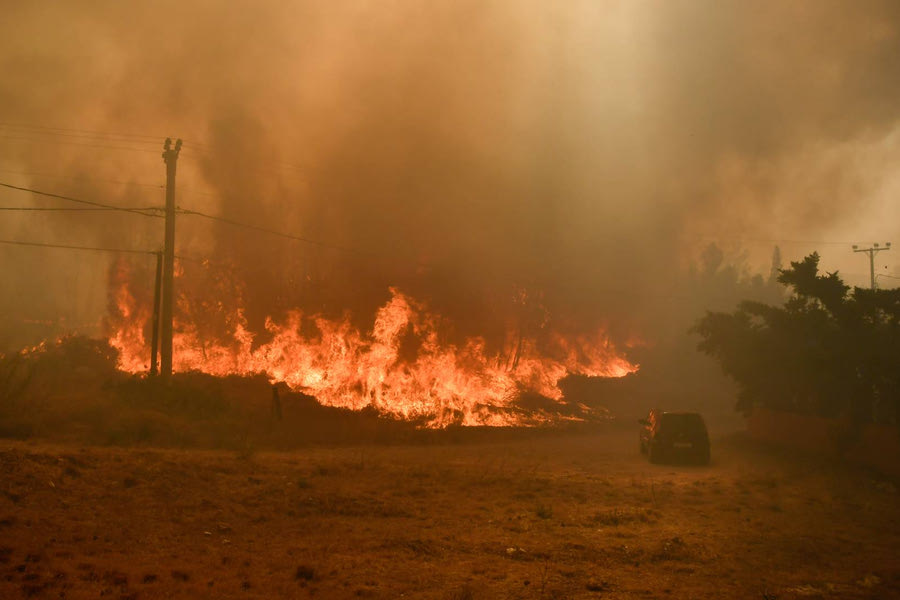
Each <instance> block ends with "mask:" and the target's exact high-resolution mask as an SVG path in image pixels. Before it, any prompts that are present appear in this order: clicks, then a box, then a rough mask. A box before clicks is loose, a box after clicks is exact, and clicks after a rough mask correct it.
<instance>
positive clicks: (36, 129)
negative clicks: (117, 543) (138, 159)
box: [0, 123, 162, 143]
mask: <svg viewBox="0 0 900 600" xmlns="http://www.w3.org/2000/svg"><path fill="white" fill-rule="evenodd" d="M0 127H3V128H7V129H22V130H25V131H30V132H33V133H47V134H48V135H53V134H54V132H58V133H57V135H62V134H83V135H94V136H106V137H119V138H137V139H143V140H146V141H147V142H148V143H150V142H155V141H156V140H158V139H160V138H161V137H162V136H158V135H148V134H143V133H117V132H112V131H95V130H90V129H70V128H66V127H49V126H45V125H28V124H25V123H0Z"/></svg>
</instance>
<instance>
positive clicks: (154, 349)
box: [150, 252, 163, 377]
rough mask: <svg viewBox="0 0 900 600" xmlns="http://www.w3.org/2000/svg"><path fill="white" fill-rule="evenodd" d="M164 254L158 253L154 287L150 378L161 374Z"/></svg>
mask: <svg viewBox="0 0 900 600" xmlns="http://www.w3.org/2000/svg"><path fill="white" fill-rule="evenodd" d="M162 268H163V253H162V252H157V253H156V285H154V286H153V318H152V319H151V322H152V327H153V332H152V333H151V334H150V340H151V341H150V376H151V377H153V376H155V375H156V374H158V373H159V368H158V362H157V355H158V351H159V302H160V294H161V292H162V290H161V289H160V288H161V287H162V270H163V269H162Z"/></svg>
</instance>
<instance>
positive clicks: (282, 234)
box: [176, 208, 370, 255]
mask: <svg viewBox="0 0 900 600" xmlns="http://www.w3.org/2000/svg"><path fill="white" fill-rule="evenodd" d="M176 212H178V213H180V214H183V215H190V216H195V217H203V218H204V219H209V220H211V221H218V222H220V223H225V224H226V225H231V226H232V227H243V228H245V229H252V230H254V231H259V232H261V233H267V234H269V235H274V236H277V237H282V238H286V239H289V240H294V241H298V242H303V243H305V244H313V245H315V246H321V247H323V248H331V249H333V250H341V251H342V252H350V253H353V254H367V255H368V254H370V253H369V252H365V251H363V250H360V249H357V248H349V247H346V246H339V245H337V244H330V243H328V242H321V241H319V240H313V239H310V238H306V237H303V236H299V235H294V234H291V233H285V232H283V231H277V230H275V229H269V228H267V227H261V226H259V225H251V224H249V223H241V222H240V221H235V220H233V219H228V218H226V217H219V216H216V215H208V214H206V213H202V212H200V211H197V210H190V209H187V208H177V209H176Z"/></svg>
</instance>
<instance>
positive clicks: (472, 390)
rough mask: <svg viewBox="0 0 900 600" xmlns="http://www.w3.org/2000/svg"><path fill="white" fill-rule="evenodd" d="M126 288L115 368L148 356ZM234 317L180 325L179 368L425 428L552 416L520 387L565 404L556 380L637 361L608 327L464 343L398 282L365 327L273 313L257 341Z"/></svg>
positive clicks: (618, 372) (610, 371) (239, 315)
mask: <svg viewBox="0 0 900 600" xmlns="http://www.w3.org/2000/svg"><path fill="white" fill-rule="evenodd" d="M118 283H120V284H121V283H122V280H119V282H118ZM123 287H125V288H126V290H125V291H120V292H119V293H118V294H117V296H116V297H117V303H116V306H117V308H115V310H117V311H118V312H119V317H120V318H118V319H115V320H114V321H115V322H116V323H117V325H118V327H116V328H114V329H113V331H112V333H111V334H110V337H109V342H110V344H111V345H112V346H114V347H115V348H116V349H118V351H119V365H118V366H119V368H120V369H122V370H124V371H127V372H132V373H138V372H142V371H146V370H147V365H148V363H149V359H148V356H149V350H148V349H147V344H146V343H145V341H144V335H143V333H142V332H143V328H144V324H145V323H146V320H147V319H148V318H149V315H148V314H146V311H139V310H137V308H136V307H135V306H134V303H133V297H132V296H131V295H130V294H128V293H127V284H126V285H125V286H123ZM229 320H230V329H231V333H230V334H229V335H228V336H227V339H220V340H215V341H212V340H209V339H208V336H204V335H201V334H200V333H199V332H198V329H197V327H196V325H194V324H191V323H185V322H181V323H176V333H175V335H174V339H173V369H174V370H175V371H178V372H186V371H200V372H203V373H207V374H210V375H216V376H225V375H249V374H257V373H264V374H266V375H267V376H268V377H269V378H270V380H271V381H273V382H285V383H286V384H287V385H288V386H290V387H291V388H292V389H294V390H296V391H302V392H304V393H306V394H309V395H311V396H314V397H315V398H316V399H317V400H318V401H319V402H320V403H321V404H323V405H327V406H335V407H343V408H349V409H354V410H359V409H362V408H365V407H372V408H375V409H376V410H377V411H379V412H380V413H382V414H385V415H389V416H393V417H396V418H402V419H414V420H418V421H421V422H423V423H424V424H425V425H426V426H428V427H446V426H448V425H450V424H461V425H492V426H503V425H528V424H535V423H540V422H546V421H549V420H551V419H553V418H554V415H550V414H546V413H542V412H538V413H529V414H523V413H522V411H520V410H517V409H516V407H515V401H516V400H517V398H518V397H519V396H520V394H522V393H523V392H536V393H538V394H541V395H543V396H545V397H547V398H550V399H553V400H556V401H560V402H561V401H563V393H562V391H561V390H560V388H559V382H560V380H561V379H562V378H564V377H565V376H567V375H569V374H581V375H587V376H599V377H622V376H624V375H627V374H629V373H633V372H635V371H636V370H637V368H638V367H637V366H636V365H633V364H631V363H630V362H628V361H627V360H626V359H624V358H622V357H621V356H619V355H618V354H617V353H616V350H615V348H614V347H613V346H612V344H611V343H610V341H609V340H608V338H607V336H606V335H605V334H604V332H603V331H598V332H596V333H595V334H593V335H590V336H580V337H576V338H566V337H564V336H562V335H554V336H552V338H551V341H550V346H551V347H550V348H548V349H547V350H548V352H547V354H542V353H540V352H539V351H538V348H537V344H536V342H535V341H534V340H531V339H518V340H517V341H516V342H515V343H512V342H508V343H507V348H506V349H505V351H504V352H502V353H500V354H498V355H491V354H489V353H488V352H487V351H486V342H485V340H484V339H482V338H480V337H475V338H470V339H468V340H466V341H465V343H463V344H462V345H459V346H457V345H453V344H448V343H444V342H443V341H442V340H441V339H440V336H439V333H438V330H439V328H438V323H439V318H438V317H436V316H435V315H433V314H431V313H429V312H428V311H427V310H426V309H425V307H424V306H422V305H421V304H419V303H417V302H415V301H414V300H412V299H411V298H409V297H407V296H406V295H404V294H403V293H401V292H399V291H397V290H395V289H391V298H390V300H389V301H388V302H387V303H386V304H385V305H384V306H382V307H381V308H379V309H378V311H377V313H376V316H375V323H374V327H373V329H372V331H371V332H369V333H366V334H364V333H362V332H360V331H359V330H358V329H357V328H356V327H354V326H353V325H352V324H351V322H350V319H349V317H344V318H343V319H338V320H331V319H326V318H324V317H321V316H309V317H307V316H305V315H304V314H302V313H301V312H300V311H292V312H290V313H288V315H287V318H286V319H285V320H284V322H281V323H278V322H276V321H275V320H273V319H272V318H271V317H269V318H267V320H266V325H265V327H266V330H267V331H268V334H269V336H270V337H271V339H270V341H268V342H267V343H263V344H260V345H258V346H256V347H254V339H255V337H256V335H255V334H254V333H253V332H251V331H250V330H249V329H248V327H247V321H246V319H245V318H244V315H243V312H242V311H240V310H238V311H236V313H235V314H233V315H231V317H230V319H229ZM310 325H312V326H313V327H310ZM311 331H312V333H310V332H311ZM304 332H305V333H304ZM410 336H412V340H413V343H414V344H415V345H416V352H415V355H414V357H412V358H409V357H407V356H405V355H406V354H408V353H406V352H403V350H404V348H405V346H404V344H408V343H410V342H409V340H410ZM511 339H512V336H511ZM548 354H549V355H552V356H555V357H556V358H550V357H549V356H548ZM513 356H514V357H515V358H514V359H511V358H510V357H513ZM504 357H506V360H504Z"/></svg>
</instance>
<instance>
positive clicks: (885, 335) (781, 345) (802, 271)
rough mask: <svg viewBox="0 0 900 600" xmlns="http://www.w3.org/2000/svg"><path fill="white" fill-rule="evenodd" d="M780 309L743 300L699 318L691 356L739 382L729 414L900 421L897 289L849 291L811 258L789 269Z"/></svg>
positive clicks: (899, 298)
mask: <svg viewBox="0 0 900 600" xmlns="http://www.w3.org/2000/svg"><path fill="white" fill-rule="evenodd" d="M778 282H779V283H781V284H784V285H786V286H788V287H789V288H790V289H791V291H792V293H791V296H790V297H789V298H788V300H787V301H786V302H785V303H784V305H783V306H781V307H775V306H769V305H767V304H763V303H760V302H746V301H745V302H742V303H741V304H740V305H739V306H738V309H737V310H736V311H735V312H733V313H722V312H707V313H706V315H705V316H704V317H702V318H701V319H700V320H699V321H697V323H696V324H695V325H694V327H693V328H692V329H691V331H692V332H694V333H696V334H699V335H700V337H701V338H702V339H701V341H700V343H699V344H698V349H699V350H700V351H701V352H704V353H706V354H708V355H710V356H712V357H713V358H715V359H716V360H718V361H719V363H720V365H721V367H722V369H723V371H724V372H725V373H726V374H727V375H728V376H730V377H731V378H733V379H734V380H735V382H736V383H737V384H738V387H739V393H738V403H737V409H738V410H741V411H743V412H745V413H746V412H749V411H750V409H751V408H752V407H753V406H754V405H756V404H758V405H762V406H766V407H770V408H774V409H779V410H787V411H793V412H802V413H811V414H818V415H822V416H828V417H851V418H853V419H854V420H856V421H859V422H864V421H883V422H896V420H897V415H898V414H900V369H898V368H897V366H898V365H900V335H898V334H900V290H869V289H862V288H854V290H853V292H852V293H849V290H850V288H849V287H848V286H847V285H845V284H844V282H843V281H842V280H841V278H840V277H839V276H838V274H837V273H825V274H824V275H821V274H819V255H818V254H817V253H814V254H811V255H809V256H807V257H806V258H805V259H803V260H802V261H799V262H791V266H790V268H788V269H782V270H781V271H780V274H779V275H778Z"/></svg>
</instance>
